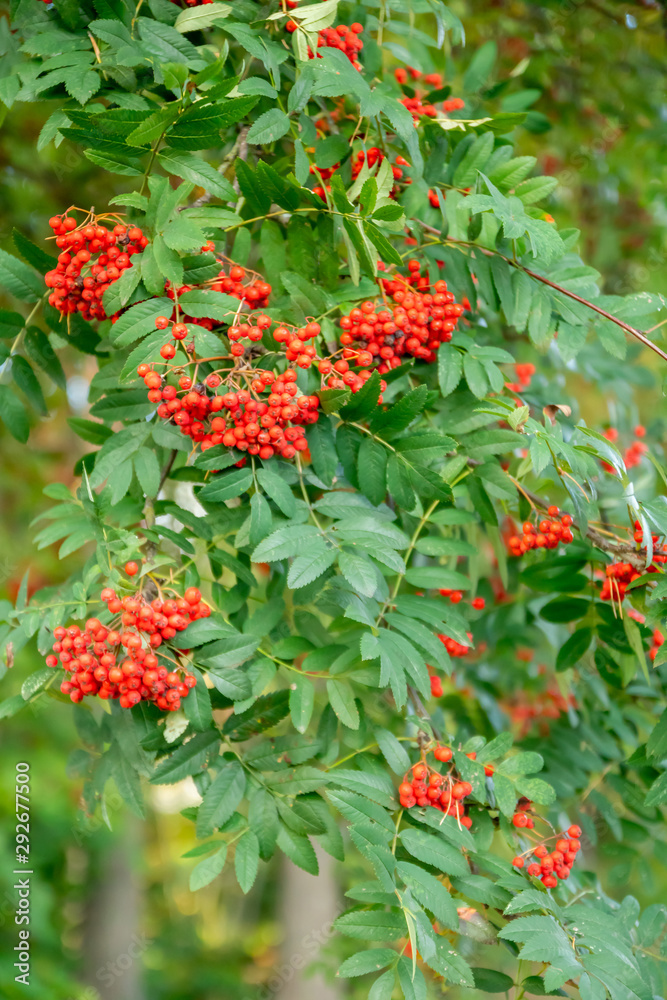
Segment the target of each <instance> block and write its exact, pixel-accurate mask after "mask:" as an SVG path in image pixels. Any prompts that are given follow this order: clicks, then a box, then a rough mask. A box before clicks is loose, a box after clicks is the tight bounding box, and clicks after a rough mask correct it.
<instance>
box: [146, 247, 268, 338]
mask: <svg viewBox="0 0 667 1000" xmlns="http://www.w3.org/2000/svg"><path fill="white" fill-rule="evenodd" d="M201 249H202V253H205V252H209V251H213V250H215V246H214V245H213V244H212V243H206V244H204V246H203V247H202V248H201ZM218 264H222V265H223V266H222V269H221V270H220V272H219V274H218V275H217V277H215V278H214V279H213V280H212V281H208V282H204V283H203V284H202V285H201V286H197V287H203V288H210V289H211V291H214V292H224V293H225V294H226V295H229V296H230V297H231V298H234V299H238V301H239V302H247V303H249V305H251V306H252V308H257V309H265V308H266V307H267V306H268V304H269V296H270V294H271V291H272V288H271V285H269V284H268V282H266V281H264V280H263V279H262V278H261V277H260V276H259V275H257V274H255V273H254V272H253V271H248V270H247V269H246V268H244V267H241V266H240V265H239V264H234V263H233V262H231V261H227V260H225V259H224V258H218ZM244 281H245V284H244ZM192 288H193V286H192V285H181V286H180V287H178V288H174V287H173V286H172V285H171V283H170V282H169V281H167V282H165V295H167V296H168V298H170V299H172V300H173V301H174V302H177V301H178V300H179V299H180V297H181V296H182V295H184V294H185V293H186V292H190V291H192ZM159 319H160V322H161V324H162V325H158V329H161V330H164V329H166V328H167V327H168V326H169V323H170V322H174V323H176V324H179V323H180V324H187V323H194V324H196V325H197V326H202V327H204V329H206V330H212V329H213V328H214V327H215V326H218V325H219V320H215V319H207V318H205V317H204V318H201V317H192V316H186V315H183V314H182V313H179V312H178V311H177V309H176V306H174V310H173V312H172V314H171V317H168V318H165V317H163V316H161V317H159ZM230 319H231V313H230ZM172 335H173V334H172ZM186 336H187V330H186V331H185V332H183V327H182V325H181V327H180V336H179V335H176V336H175V337H174V339H175V340H184V339H185V337H186Z"/></svg>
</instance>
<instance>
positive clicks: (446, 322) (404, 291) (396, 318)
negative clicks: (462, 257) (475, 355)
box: [339, 260, 463, 374]
mask: <svg viewBox="0 0 667 1000" xmlns="http://www.w3.org/2000/svg"><path fill="white" fill-rule="evenodd" d="M382 288H383V292H384V295H385V296H387V297H389V298H391V299H392V300H393V302H394V303H395V305H393V306H392V305H391V304H390V303H389V302H387V301H385V302H383V303H382V304H381V307H380V308H379V309H378V311H376V309H377V306H376V303H375V302H373V301H370V300H369V301H366V302H362V303H361V306H360V308H355V309H352V311H351V312H350V313H349V315H347V316H343V317H342V318H341V320H340V324H339V325H340V327H341V329H342V331H343V332H342V333H341V335H340V343H341V344H342V345H343V346H344V347H345V348H346V350H344V351H343V357H356V364H358V365H361V366H362V367H368V366H370V365H376V364H377V362H378V360H379V362H380V364H379V365H378V371H379V372H380V373H381V374H384V373H385V372H388V371H390V370H391V369H392V368H397V367H398V366H399V365H400V364H401V361H400V359H401V357H403V356H405V355H407V356H410V357H414V358H419V359H421V360H423V361H427V362H433V361H435V358H436V352H437V350H438V348H439V346H440V344H442V343H446V342H447V341H449V340H451V339H452V333H453V331H454V329H455V328H456V324H457V323H458V320H459V317H460V316H461V314H462V313H463V306H462V305H461V304H460V303H457V302H455V301H454V295H453V294H452V293H451V292H448V291H447V284H446V283H445V282H444V281H436V282H435V284H434V285H433V286H432V291H431V284H430V281H429V277H428V274H427V273H426V272H424V274H422V273H421V268H420V264H419V261H416V260H410V261H408V275H407V276H404V275H400V274H399V275H395V276H394V277H391V278H384V279H383V280H382Z"/></svg>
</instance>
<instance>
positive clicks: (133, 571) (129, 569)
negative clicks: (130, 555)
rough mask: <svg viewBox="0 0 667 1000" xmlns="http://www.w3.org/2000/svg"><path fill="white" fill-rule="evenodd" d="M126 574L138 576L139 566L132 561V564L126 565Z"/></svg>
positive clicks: (127, 563)
mask: <svg viewBox="0 0 667 1000" xmlns="http://www.w3.org/2000/svg"><path fill="white" fill-rule="evenodd" d="M125 572H126V573H127V575H128V576H136V575H137V573H138V572H139V564H138V563H136V562H134V561H133V560H130V562H126V563H125Z"/></svg>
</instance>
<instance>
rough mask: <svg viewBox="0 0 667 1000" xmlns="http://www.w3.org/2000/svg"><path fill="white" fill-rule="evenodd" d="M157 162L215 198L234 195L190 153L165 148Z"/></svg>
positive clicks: (207, 165) (221, 178)
mask: <svg viewBox="0 0 667 1000" xmlns="http://www.w3.org/2000/svg"><path fill="white" fill-rule="evenodd" d="M208 6H211V5H208ZM212 6H215V5H212ZM198 10H202V8H201V7H197V8H194V9H192V10H188V11H183V13H184V14H185V13H187V14H192V13H194V12H195V11H198ZM158 163H159V164H160V165H161V166H162V167H163V168H164V169H165V170H166V171H167V172H168V173H170V174H175V176H176V177H180V178H181V179H182V180H184V181H190V182H191V183H193V184H197V185H198V186H199V187H201V188H203V189H204V191H206V192H208V193H209V194H212V195H213V196H214V197H216V198H222V199H224V200H225V201H233V200H234V199H235V197H236V192H235V191H234V188H233V187H232V185H231V184H230V183H229V181H228V180H227V178H226V177H225V176H224V175H223V174H221V173H220V172H219V171H218V170H216V169H215V167H213V166H211V164H210V163H207V162H206V160H202V159H200V157H198V156H194V155H193V154H192V153H187V152H176V150H173V149H165V150H164V151H163V152H162V153H160V154H159V155H158Z"/></svg>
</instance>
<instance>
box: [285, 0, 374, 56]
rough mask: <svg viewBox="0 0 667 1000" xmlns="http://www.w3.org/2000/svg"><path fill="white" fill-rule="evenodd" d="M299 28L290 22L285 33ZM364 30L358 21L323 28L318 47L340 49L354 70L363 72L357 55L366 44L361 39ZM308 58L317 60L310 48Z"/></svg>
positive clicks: (291, 4) (290, 5)
mask: <svg viewBox="0 0 667 1000" xmlns="http://www.w3.org/2000/svg"><path fill="white" fill-rule="evenodd" d="M288 6H289V7H291V8H292V9H293V8H294V7H295V6H296V4H293V3H288ZM298 27H299V25H298V24H297V23H296V21H288V22H287V23H286V25H285V31H288V32H289V33H290V34H292V32H294V31H297V29H298ZM363 30H364V26H363V24H359V23H358V22H357V21H355V23H354V24H350V25H349V26H348V25H347V24H337V25H336V27H335V28H322V30H321V31H319V32H318V33H317V47H318V49H340V50H341V52H344V53H345V55H346V56H347V58H348V59H349V60H350V62H351V63H352V65H353V66H354V68H355V69H358V70H359V71H361V68H362V66H361V63H360V62H359V60H358V59H357V55H358V53H359V52H361V50H362V49H363V47H364V43H363V42H362V40H361V39H360V38H359V35H360V34H361V33H362V31H363ZM308 58H309V59H315V58H316V53H314V52H313V50H312V49H311V48H310V47H309V48H308Z"/></svg>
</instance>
